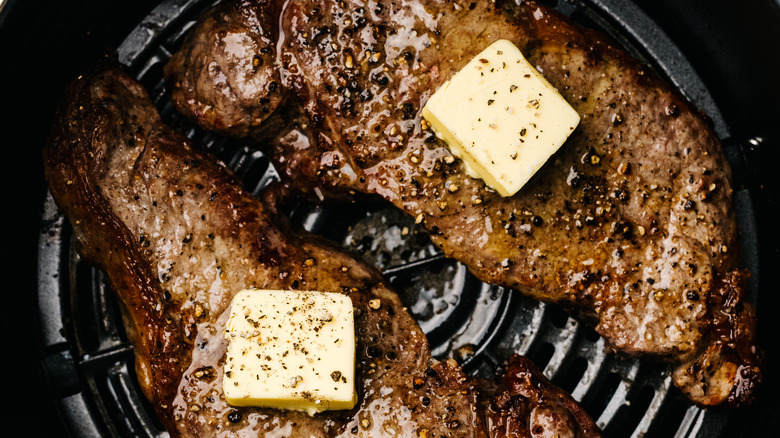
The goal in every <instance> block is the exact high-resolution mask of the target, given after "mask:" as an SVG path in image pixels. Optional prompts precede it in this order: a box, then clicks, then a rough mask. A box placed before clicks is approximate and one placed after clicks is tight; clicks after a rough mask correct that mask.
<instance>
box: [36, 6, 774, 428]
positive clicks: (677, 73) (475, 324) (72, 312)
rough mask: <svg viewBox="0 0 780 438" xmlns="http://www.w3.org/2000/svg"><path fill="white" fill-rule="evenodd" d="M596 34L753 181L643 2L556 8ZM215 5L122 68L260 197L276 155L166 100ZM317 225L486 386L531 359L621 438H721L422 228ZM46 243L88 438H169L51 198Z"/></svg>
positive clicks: (116, 320) (78, 419)
mask: <svg viewBox="0 0 780 438" xmlns="http://www.w3.org/2000/svg"><path fill="white" fill-rule="evenodd" d="M547 3H552V4H553V5H554V6H555V7H556V8H557V9H559V10H560V11H561V12H563V13H564V14H566V15H568V16H570V17H571V18H573V19H574V20H575V21H577V22H579V23H581V24H584V25H586V26H589V27H596V28H599V29H601V30H603V31H604V32H606V33H607V34H609V35H610V36H612V37H613V38H614V39H615V40H616V41H618V42H619V43H620V44H622V45H623V46H624V47H625V48H626V49H628V50H629V51H630V52H631V53H632V54H633V55H634V56H636V57H638V58H640V59H642V60H644V61H645V62H646V63H648V64H649V65H651V66H652V67H653V68H654V69H656V70H657V71H658V72H659V73H660V74H661V75H662V76H665V77H666V78H667V79H669V80H670V81H672V82H673V83H674V84H676V85H677V86H678V87H679V88H680V89H681V90H682V91H683V93H684V94H685V95H686V96H687V97H688V98H689V99H691V100H692V101H693V102H694V103H695V104H696V105H698V106H699V107H700V108H702V109H703V110H704V111H705V112H707V113H708V114H709V115H710V116H711V117H712V119H713V121H714V123H715V128H716V132H717V133H718V135H719V136H720V137H721V139H722V140H723V141H724V145H726V149H727V155H728V157H729V159H730V161H731V163H732V166H733V169H734V174H735V179H737V180H739V179H741V178H747V177H748V175H744V174H743V173H744V172H745V171H744V170H743V169H744V163H742V162H741V156H742V154H741V151H742V148H743V147H746V146H749V145H748V144H746V142H747V143H749V142H750V141H758V140H750V139H745V140H744V141H741V142H740V141H734V140H732V139H731V138H730V135H729V132H728V130H727V128H726V126H727V125H726V123H725V121H724V120H723V118H722V116H721V114H720V112H719V111H718V108H717V107H716V106H715V104H714V101H713V99H712V96H711V95H710V93H709V92H708V90H707V89H706V87H705V86H704V84H703V83H702V81H701V79H700V78H699V76H698V75H697V73H696V71H695V70H694V69H693V67H692V66H691V65H689V64H688V63H687V62H686V60H685V59H684V58H683V56H682V55H681V53H680V51H679V50H678V48H677V47H676V46H675V45H674V43H673V42H672V41H671V40H670V39H668V38H667V37H666V36H665V34H664V33H663V32H661V31H660V30H659V28H658V27H657V26H656V25H655V23H653V22H652V21H651V20H650V19H649V18H648V17H647V16H646V15H644V14H643V13H642V12H641V11H640V10H639V9H638V8H637V7H636V6H633V5H632V4H631V3H629V2H624V1H620V0H592V1H585V0H583V1H572V2H563V1H562V2H547ZM210 4H211V2H208V1H199V0H179V1H166V2H163V3H162V4H161V5H160V6H159V7H157V8H156V9H155V10H154V11H153V12H152V13H151V14H150V15H149V16H148V17H147V18H146V19H145V20H144V21H143V22H142V23H140V24H139V25H138V26H137V27H136V29H135V30H134V31H133V32H132V33H131V34H130V35H129V36H128V37H127V39H126V40H125V42H124V43H123V45H122V46H121V47H120V48H119V55H120V60H121V61H122V62H123V63H124V64H126V65H127V66H128V67H129V68H130V70H131V71H132V72H133V73H134V74H135V75H136V76H137V78H138V79H139V80H140V81H141V82H142V83H143V84H144V85H145V86H146V87H147V88H148V89H149V90H150V93H151V94H152V96H153V98H155V99H156V103H157V106H158V109H159V110H160V112H161V114H162V116H163V118H164V119H165V120H166V121H167V122H168V123H170V124H171V125H172V126H174V127H175V128H177V129H180V130H181V131H182V132H184V133H186V134H187V135H188V136H190V137H191V138H193V139H195V140H197V141H198V142H200V143H202V144H204V145H206V146H207V147H208V148H209V149H210V150H211V151H212V152H213V153H214V154H215V155H216V156H217V157H218V158H219V159H220V160H222V161H223V162H224V163H226V165H227V166H229V167H230V168H232V169H233V170H234V171H235V172H236V173H237V175H238V176H239V177H240V178H241V179H242V181H243V182H244V184H245V186H246V187H247V188H248V189H250V190H252V191H253V192H254V193H255V194H257V193H259V191H260V190H262V188H263V187H265V186H266V185H267V184H268V183H269V182H271V181H273V180H275V179H276V178H277V174H276V172H275V170H274V168H273V166H272V165H271V164H270V163H269V161H268V159H267V157H266V156H264V155H263V154H262V153H261V152H257V151H256V150H254V149H253V148H250V147H247V146H246V145H243V144H241V143H240V142H236V141H234V140H227V139H225V138H222V137H219V136H216V135H213V134H210V133H206V132H203V131H201V130H199V129H197V128H195V127H193V126H192V125H190V124H189V123H188V122H186V121H184V120H182V119H181V118H180V117H178V116H177V114H176V113H175V112H174V111H173V108H172V106H171V105H170V103H169V102H168V101H167V97H166V96H165V94H164V88H163V83H162V73H161V71H162V66H163V65H164V63H165V62H166V61H167V60H168V58H169V57H170V56H171V53H172V52H173V51H175V49H176V48H177V47H178V45H179V44H180V41H181V39H182V37H183V35H184V33H185V32H186V30H187V29H188V28H189V27H190V26H191V25H192V24H193V22H194V20H195V18H196V17H197V15H198V13H199V12H201V11H202V10H204V9H205V8H206V7H207V6H209V5H210ZM736 208H737V211H738V218H739V221H740V226H741V238H742V241H743V244H744V246H745V249H746V250H745V254H746V256H745V259H744V261H743V264H744V265H745V267H747V268H749V269H751V270H752V271H753V277H752V280H751V283H750V291H751V299H753V300H754V301H755V300H757V297H758V292H757V286H756V285H757V284H758V278H759V277H758V274H759V273H758V260H757V255H756V254H757V251H755V247H756V231H755V218H754V216H753V208H752V205H751V197H750V193H749V190H748V189H742V190H740V191H738V192H737V193H736ZM290 216H291V218H292V220H293V221H294V222H296V223H299V224H301V225H303V226H304V227H305V228H306V229H308V230H310V231H313V232H315V233H318V234H322V235H324V236H326V237H329V238H331V239H333V240H335V241H337V242H339V243H341V244H342V245H343V246H344V247H345V248H347V249H349V250H352V251H355V252H356V253H358V254H360V255H362V256H363V257H364V259H365V260H366V261H367V262H368V263H370V264H373V265H375V266H377V267H379V268H380V269H381V270H382V271H383V273H384V274H385V276H386V277H387V278H388V279H389V281H390V282H391V283H392V285H393V286H394V287H395V288H396V289H397V290H398V291H399V293H400V294H401V296H402V299H403V301H404V303H405V304H406V306H407V307H408V308H409V310H410V311H411V313H412V315H413V316H414V317H415V318H416V319H417V321H418V322H419V323H420V325H421V327H422V329H423V330H424V331H425V332H426V333H427V334H428V336H429V338H430V341H431V346H432V348H433V352H434V355H435V356H437V357H439V358H445V357H455V358H457V359H458V360H459V361H460V362H461V363H462V364H463V365H464V368H465V369H466V370H467V371H468V372H470V373H473V374H475V375H479V376H483V377H487V376H490V375H492V372H493V370H494V368H495V366H496V365H497V364H499V363H500V362H501V361H503V360H504V359H505V358H506V357H508V356H509V354H511V353H514V352H517V353H521V354H524V355H526V356H529V357H530V358H531V359H533V360H534V361H535V362H536V363H537V365H539V367H540V368H541V369H542V370H543V371H544V373H545V374H546V375H547V376H548V377H549V378H550V379H551V380H552V381H553V382H554V383H555V384H557V385H559V386H561V387H562V388H564V389H566V390H568V391H570V392H571V393H572V394H573V396H574V397H575V398H576V399H577V400H579V401H580V402H581V403H582V405H583V406H584V407H585V409H586V410H587V411H588V412H589V413H590V414H591V416H592V417H593V418H594V419H596V421H597V423H598V425H599V426H600V427H601V428H602V429H603V430H604V432H605V435H606V436H609V437H629V436H631V437H640V436H662V437H667V436H669V437H671V436H674V437H712V436H721V434H722V428H723V426H724V424H725V423H726V421H727V420H728V417H729V415H730V414H729V412H728V411H720V410H718V411H706V410H702V409H699V408H697V407H695V406H693V405H691V404H690V403H689V402H688V401H687V400H686V399H685V397H683V396H682V395H681V394H680V393H679V391H678V390H677V389H675V388H673V386H672V385H671V382H670V378H669V371H670V370H669V369H668V368H667V367H666V366H664V365H661V364H657V363H648V362H642V363H640V362H638V361H635V360H627V359H621V358H618V357H616V356H614V355H612V354H609V353H607V352H606V350H605V348H604V342H603V341H602V339H601V338H600V337H599V336H598V335H597V334H596V333H595V332H594V331H592V330H590V329H588V328H586V327H584V326H583V325H582V324H580V323H578V322H577V321H576V320H574V319H572V318H570V317H568V315H567V314H566V313H564V312H563V311H562V310H560V309H559V308H557V307H556V306H552V305H545V304H541V303H538V302H535V301H532V300H530V299H527V298H525V297H523V296H521V295H520V294H519V293H517V292H516V291H513V290H509V289H506V288H502V287H497V286H492V285H488V284H484V283H482V282H480V281H479V280H477V279H476V278H475V277H473V276H472V275H471V274H470V273H469V272H468V271H467V269H466V268H465V267H464V266H463V265H462V264H460V263H458V262H455V261H453V260H449V259H445V258H444V257H443V256H442V255H441V253H440V252H439V250H438V249H436V248H435V247H434V246H433V245H432V244H431V243H430V241H429V239H428V237H427V235H426V234H425V233H424V231H423V230H422V229H420V228H418V227H417V226H416V225H415V224H414V220H413V219H412V218H409V217H407V216H405V215H403V214H402V213H400V212H398V211H397V210H395V209H393V208H391V207H389V206H386V205H382V204H353V205H350V206H349V207H347V208H344V207H339V208H338V211H336V210H333V209H329V208H327V207H320V206H315V205H310V204H306V203H304V202H301V203H299V204H297V206H296V207H295V208H294V209H292V211H291V212H290ZM43 223H44V226H43V228H42V230H41V240H40V244H39V272H40V273H41V276H40V281H39V302H40V308H41V314H42V318H41V324H42V325H41V327H40V329H41V333H42V337H43V340H44V344H45V345H46V346H47V347H48V351H50V352H51V353H50V354H49V355H48V356H47V357H46V358H44V365H45V367H46V368H47V370H48V372H49V375H50V378H51V380H52V384H53V385H55V386H57V389H58V391H59V392H60V393H62V394H65V396H63V397H62V398H61V399H60V401H59V403H60V407H61V410H62V412H63V414H64V418H65V421H66V422H67V423H68V427H69V429H70V430H71V431H72V432H73V433H74V434H75V435H76V436H112V437H126V436H140V437H162V436H167V433H166V432H165V431H164V430H163V429H162V427H161V426H160V424H159V423H158V422H157V420H156V419H155V417H154V414H153V411H152V409H151V407H150V406H149V405H148V403H147V402H146V400H145V399H144V397H143V395H142V394H141V391H140V388H139V387H138V385H137V383H136V380H135V375H134V372H133V366H132V361H133V348H132V345H131V344H130V343H129V342H128V340H127V338H126V336H125V334H124V332H123V329H122V325H121V321H120V315H119V309H118V306H117V303H116V302H115V299H114V295H113V292H112V291H111V290H110V289H109V288H108V287H107V286H106V282H105V281H104V278H103V275H102V273H100V272H99V271H96V270H95V269H93V268H91V267H90V266H88V265H86V264H85V263H82V262H81V260H80V258H79V256H78V254H77V253H76V252H75V250H74V249H73V247H72V246H71V238H72V236H71V232H70V228H69V225H68V224H67V221H66V220H65V219H64V218H63V217H62V216H61V215H60V214H59V213H58V212H57V209H56V207H55V206H54V204H53V202H52V200H51V199H50V198H48V199H47V200H46V202H45V206H44V221H43Z"/></svg>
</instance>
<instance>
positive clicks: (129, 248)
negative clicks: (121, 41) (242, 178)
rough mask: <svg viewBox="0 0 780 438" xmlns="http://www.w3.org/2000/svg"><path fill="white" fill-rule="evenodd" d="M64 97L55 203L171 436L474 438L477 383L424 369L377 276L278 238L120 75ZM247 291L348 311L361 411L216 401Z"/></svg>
mask: <svg viewBox="0 0 780 438" xmlns="http://www.w3.org/2000/svg"><path fill="white" fill-rule="evenodd" d="M70 96H71V97H72V99H71V101H70V104H69V105H68V107H67V109H66V110H65V112H64V113H63V114H62V116H61V118H60V119H59V124H58V126H57V127H56V128H55V131H54V133H53V136H52V138H51V141H50V143H49V144H48V147H47V149H46V155H45V158H46V160H45V162H46V169H47V176H48V179H49V184H50V187H51V191H52V194H53V196H54V198H55V199H56V200H57V202H58V205H60V206H61V207H62V208H63V209H64V211H65V212H66V214H67V216H68V218H69V220H70V221H71V223H72V224H74V231H75V233H76V235H77V236H78V240H79V243H80V248H81V252H82V253H83V254H84V255H85V256H86V257H87V258H88V259H89V260H91V261H93V262H94V263H96V264H97V265H98V266H100V267H101V268H102V269H104V270H105V271H106V272H107V273H108V276H109V278H110V280H111V284H112V285H113V287H114V289H115V290H116V291H117V293H118V294H119V298H120V300H121V302H122V303H123V304H124V309H125V314H126V315H127V319H126V323H127V324H126V325H127V327H128V331H129V332H130V333H131V339H132V341H133V344H134V346H135V347H136V352H137V356H136V358H137V371H138V376H139V381H140V383H141V386H142V388H143V389H144V391H145V393H146V395H147V397H148V398H149V399H150V400H151V401H152V403H153V405H154V406H155V408H156V409H157V413H158V415H159V416H160V418H161V420H162V421H163V423H164V424H165V426H166V427H167V428H168V430H170V431H171V432H172V433H173V434H174V435H176V436H238V435H240V434H242V433H247V432H251V433H252V434H253V435H254V436H257V435H260V434H262V432H263V431H265V432H268V433H271V432H273V433H276V434H278V435H279V436H317V437H319V436H339V435H342V434H343V435H345V436H369V435H370V436H396V435H401V436H411V435H413V434H414V433H416V432H417V431H418V430H424V429H425V430H428V431H430V432H431V433H432V434H435V436H440V435H444V436H464V437H465V436H476V435H478V432H479V431H480V420H479V417H478V416H477V411H476V402H475V400H476V393H475V391H474V389H473V386H472V384H471V383H470V381H469V380H467V379H466V377H465V376H464V375H463V374H462V371H461V370H460V368H458V367H456V366H453V365H452V364H450V363H447V362H441V363H438V364H434V363H433V361H432V360H431V356H430V352H429V349H428V344H427V340H426V339H425V336H424V334H423V333H422V332H421V331H420V329H419V327H418V326H417V324H416V323H415V321H414V320H413V319H412V318H411V317H410V316H409V314H408V313H407V312H406V311H405V309H404V308H403V306H402V304H401V303H400V301H399V299H398V296H397V295H396V294H395V293H394V292H392V291H390V290H389V289H388V288H387V286H386V285H385V284H384V283H383V280H382V279H381V277H380V276H379V275H378V274H377V273H376V272H375V271H373V270H371V269H369V268H368V267H366V266H364V265H362V264H361V263H358V262H356V261H355V260H354V259H353V258H352V257H350V256H348V255H346V254H344V253H342V252H340V251H338V250H336V249H335V248H333V247H331V246H329V245H327V244H324V243H321V242H319V241H318V240H317V238H316V237H315V236H308V235H304V234H301V233H298V232H294V231H292V230H290V229H287V228H285V227H284V226H277V225H275V223H276V222H277V221H276V220H274V221H272V216H273V214H274V213H273V211H272V209H271V208H270V207H269V206H266V205H264V204H263V203H262V202H260V201H258V200H256V199H255V198H253V197H252V196H251V195H250V194H249V193H247V192H245V191H244V190H243V189H242V188H241V187H240V186H239V185H238V184H237V183H236V182H235V181H234V180H233V177H232V175H231V174H230V173H229V171H227V170H226V169H225V168H223V167H222V166H221V165H218V164H217V163H216V161H214V160H213V159H212V158H211V157H209V156H207V155H204V154H203V153H201V152H198V151H197V150H196V149H195V148H194V147H193V146H192V145H191V144H190V143H189V142H188V141H187V140H186V138H184V137H182V136H180V135H179V134H176V133H175V132H173V131H172V130H170V129H169V128H167V127H166V126H165V125H163V124H162V123H161V122H160V119H159V117H158V116H157V113H156V111H155V109H154V107H153V106H152V104H151V101H150V100H149V99H148V97H147V95H146V92H145V91H144V90H143V89H142V88H141V87H140V85H138V84H137V83H135V82H134V81H132V80H131V79H130V78H129V77H128V76H125V75H122V74H121V73H119V71H118V70H105V71H99V72H97V73H95V74H94V75H91V74H88V75H83V76H82V78H81V79H80V80H79V81H77V82H76V83H75V85H74V88H73V89H72V91H71V93H70ZM245 288H269V289H313V290H323V291H332V292H341V293H345V294H347V295H348V296H349V297H350V299H351V300H352V302H353V305H354V306H355V311H356V327H357V338H358V347H357V351H358V357H357V366H358V371H359V382H358V384H357V388H358V390H359V394H360V399H359V401H358V407H357V408H356V409H353V410H350V411H332V412H328V413H324V414H320V415H317V416H314V417H310V416H308V415H307V414H305V413H296V412H283V413H280V412H279V411H275V410H272V409H259V408H241V409H238V408H233V407H231V406H229V405H228V404H227V403H226V402H225V400H224V397H223V395H222V392H221V379H222V367H223V361H224V353H225V348H226V341H225V339H224V328H225V322H226V317H227V314H228V312H227V309H228V305H229V302H230V299H231V298H232V296H233V295H234V294H235V293H236V292H238V291H240V290H241V289H245ZM373 299H378V300H380V303H381V306H380V307H379V309H373V308H371V307H369V304H368V303H369V300H373ZM442 415H446V416H448V417H449V418H451V421H450V422H448V423H446V424H445V423H443V422H441V421H439V419H440V418H441V417H442ZM242 431H243V432H242ZM252 431H255V432H252ZM353 431H356V434H353ZM432 436H433V435H432Z"/></svg>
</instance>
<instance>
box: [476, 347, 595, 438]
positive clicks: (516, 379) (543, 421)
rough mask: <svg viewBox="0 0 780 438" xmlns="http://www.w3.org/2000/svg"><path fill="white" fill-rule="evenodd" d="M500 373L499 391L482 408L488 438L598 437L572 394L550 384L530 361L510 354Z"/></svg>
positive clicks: (592, 423)
mask: <svg viewBox="0 0 780 438" xmlns="http://www.w3.org/2000/svg"><path fill="white" fill-rule="evenodd" d="M502 374H503V377H502V378H501V379H500V382H499V384H498V391H497V393H496V395H494V396H493V397H491V398H490V400H489V401H488V403H487V407H486V409H485V426H486V428H487V430H488V434H489V436H491V437H497V436H516V437H518V438H526V437H527V438H536V437H556V436H557V437H571V438H574V437H583V438H584V437H597V436H601V434H600V433H599V430H598V427H596V424H595V423H594V422H593V420H592V419H591V418H590V417H589V416H588V415H587V414H586V413H585V412H584V411H583V410H582V408H581V407H580V406H579V405H578V404H577V402H576V401H575V400H574V399H573V398H572V397H571V395H569V394H567V393H566V392H564V391H563V390H561V389H560V388H558V387H556V386H554V385H553V384H552V383H550V381H549V380H547V378H546V377H544V375H543V374H542V373H541V372H539V369H538V368H537V367H536V365H534V363H533V362H531V361H530V360H529V359H527V358H525V357H522V356H519V355H516V354H515V355H512V356H511V357H510V358H509V359H508V360H507V362H506V363H505V364H504V365H503V370H502Z"/></svg>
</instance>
